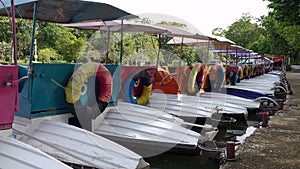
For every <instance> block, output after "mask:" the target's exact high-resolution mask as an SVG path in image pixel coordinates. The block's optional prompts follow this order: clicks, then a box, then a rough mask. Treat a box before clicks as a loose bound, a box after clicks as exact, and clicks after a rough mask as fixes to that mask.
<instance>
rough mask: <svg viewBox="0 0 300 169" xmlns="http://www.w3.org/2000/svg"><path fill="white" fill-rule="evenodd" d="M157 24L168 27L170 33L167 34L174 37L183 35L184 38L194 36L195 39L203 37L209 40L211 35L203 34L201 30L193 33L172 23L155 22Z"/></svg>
mask: <svg viewBox="0 0 300 169" xmlns="http://www.w3.org/2000/svg"><path fill="white" fill-rule="evenodd" d="M154 25H155V26H158V27H161V28H164V29H167V30H168V31H169V33H167V34H166V35H169V36H172V37H182V38H193V39H202V40H209V39H210V37H208V36H206V35H203V34H201V33H200V32H197V33H192V32H190V31H188V30H184V29H182V28H179V27H176V26H171V25H165V24H160V23H157V24H154Z"/></svg>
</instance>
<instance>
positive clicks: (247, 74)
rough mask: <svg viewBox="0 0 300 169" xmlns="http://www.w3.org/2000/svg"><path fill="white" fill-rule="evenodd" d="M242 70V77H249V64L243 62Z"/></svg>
mask: <svg viewBox="0 0 300 169" xmlns="http://www.w3.org/2000/svg"><path fill="white" fill-rule="evenodd" d="M243 70H244V71H243V72H244V73H243V75H244V78H246V79H249V77H250V75H249V72H250V69H249V65H248V64H244V69H243Z"/></svg>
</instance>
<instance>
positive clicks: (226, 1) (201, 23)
mask: <svg viewBox="0 0 300 169" xmlns="http://www.w3.org/2000/svg"><path fill="white" fill-rule="evenodd" d="M101 2H104V3H108V4H111V5H113V6H116V7H118V8H120V9H123V10H125V11H127V12H129V13H132V14H135V15H141V16H150V15H149V14H160V16H161V17H160V18H163V19H164V18H165V17H166V15H168V16H172V17H175V18H178V19H180V20H181V21H185V23H186V24H190V25H192V26H193V27H195V28H196V29H197V30H198V31H200V32H201V33H203V34H205V35H210V34H211V32H212V30H213V29H215V28H218V27H220V28H224V29H226V28H227V27H228V26H230V25H231V24H232V23H234V22H235V21H237V20H238V19H240V18H241V16H242V14H243V13H250V15H251V16H254V17H260V16H262V15H267V14H268V11H269V9H268V8H267V4H268V2H267V1H263V0H206V1H203V0H181V1H178V0H101Z"/></svg>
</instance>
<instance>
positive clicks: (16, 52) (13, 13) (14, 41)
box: [11, 0, 18, 65]
mask: <svg viewBox="0 0 300 169" xmlns="http://www.w3.org/2000/svg"><path fill="white" fill-rule="evenodd" d="M11 17H12V31H13V46H14V54H13V55H14V64H15V65H17V64H18V63H17V62H18V58H17V55H18V46H17V28H16V20H15V4H14V0H11Z"/></svg>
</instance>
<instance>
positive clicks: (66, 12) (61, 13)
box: [0, 0, 137, 23]
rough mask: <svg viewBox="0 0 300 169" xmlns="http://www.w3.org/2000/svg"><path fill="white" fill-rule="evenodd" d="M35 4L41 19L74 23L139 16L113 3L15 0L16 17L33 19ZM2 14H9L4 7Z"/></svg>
mask: <svg viewBox="0 0 300 169" xmlns="http://www.w3.org/2000/svg"><path fill="white" fill-rule="evenodd" d="M3 2H4V5H5V6H6V7H8V8H10V7H11V4H10V0H4V1H3ZM35 4H36V6H37V11H36V12H37V15H36V19H37V20H39V21H47V22H55V23H74V22H82V21H88V20H97V21H99V20H103V21H108V20H118V19H127V18H135V17H137V16H135V15H132V14H130V13H128V12H125V11H123V10H121V9H119V8H116V7H114V6H112V5H109V4H105V3H100V2H95V1H88V0H78V1H74V0H47V1H45V0H15V7H16V17H18V18H24V19H33V13H34V9H35ZM0 15H3V16H7V13H6V11H5V8H4V7H1V8H0Z"/></svg>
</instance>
